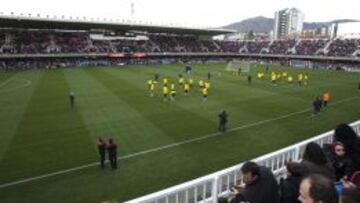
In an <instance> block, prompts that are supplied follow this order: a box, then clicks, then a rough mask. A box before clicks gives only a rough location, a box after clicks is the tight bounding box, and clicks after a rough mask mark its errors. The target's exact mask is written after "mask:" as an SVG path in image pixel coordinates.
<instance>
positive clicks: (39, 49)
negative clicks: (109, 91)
mask: <svg viewBox="0 0 360 203" xmlns="http://www.w3.org/2000/svg"><path fill="white" fill-rule="evenodd" d="M148 37H149V40H119V39H116V40H99V39H92V38H91V35H90V33H89V32H59V31H58V32H55V31H46V32H45V31H27V30H14V31H5V32H4V31H2V32H1V34H0V44H1V46H0V53H1V54H49V53H124V52H149V53H151V52H210V53H211V52H215V53H216V52H231V53H240V51H241V50H243V51H242V53H249V54H260V53H261V54H283V55H286V54H297V55H309V56H312V55H316V54H317V51H319V50H320V49H323V48H324V47H325V45H326V44H327V42H329V41H328V40H299V42H298V43H296V41H295V40H276V41H272V42H270V41H240V42H237V41H215V40H199V39H197V38H196V37H195V36H181V35H178V36H172V35H148ZM359 46H360V39H350V40H349V39H344V40H342V39H336V40H333V41H332V42H331V44H330V46H329V48H328V49H329V51H328V53H327V55H328V56H342V57H344V56H345V57H351V56H352V55H353V54H354V53H355V51H357V50H359ZM292 48H295V50H296V51H295V52H294V53H291V49H292ZM267 49H268V50H267Z"/></svg>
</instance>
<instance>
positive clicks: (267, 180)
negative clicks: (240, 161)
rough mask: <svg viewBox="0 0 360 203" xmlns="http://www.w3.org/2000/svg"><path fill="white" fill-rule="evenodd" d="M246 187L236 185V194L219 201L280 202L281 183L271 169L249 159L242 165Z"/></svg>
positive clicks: (238, 202) (231, 202) (233, 202)
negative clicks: (279, 183)
mask: <svg viewBox="0 0 360 203" xmlns="http://www.w3.org/2000/svg"><path fill="white" fill-rule="evenodd" d="M241 172H242V179H243V181H244V183H245V187H240V186H234V187H233V188H232V190H233V192H234V194H233V196H232V197H230V198H229V199H224V198H221V199H220V200H219V202H223V203H225V202H230V203H240V202H250V203H270V202H271V203H279V200H280V196H279V185H278V183H277V181H276V179H275V176H274V174H273V173H272V172H271V170H270V169H268V168H266V167H264V166H259V165H258V164H256V163H255V162H251V161H248V162H246V163H244V165H243V166H242V167H241Z"/></svg>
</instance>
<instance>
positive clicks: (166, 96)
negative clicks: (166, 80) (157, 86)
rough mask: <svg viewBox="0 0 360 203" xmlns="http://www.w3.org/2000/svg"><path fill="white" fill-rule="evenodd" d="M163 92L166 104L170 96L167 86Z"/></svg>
mask: <svg viewBox="0 0 360 203" xmlns="http://www.w3.org/2000/svg"><path fill="white" fill-rule="evenodd" d="M162 92H163V96H164V102H166V101H167V100H168V94H169V88H168V86H167V85H164V86H163V89H162Z"/></svg>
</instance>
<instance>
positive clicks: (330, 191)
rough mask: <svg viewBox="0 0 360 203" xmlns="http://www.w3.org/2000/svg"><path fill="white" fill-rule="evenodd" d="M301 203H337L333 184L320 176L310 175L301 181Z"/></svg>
mask: <svg viewBox="0 0 360 203" xmlns="http://www.w3.org/2000/svg"><path fill="white" fill-rule="evenodd" d="M299 193H300V195H299V201H300V202H301V203H338V196H337V194H336V190H335V187H334V184H333V182H332V181H331V180H330V179H328V178H326V177H325V176H322V175H320V174H312V175H310V176H308V177H306V178H304V179H303V180H302V181H301V184H300V189H299Z"/></svg>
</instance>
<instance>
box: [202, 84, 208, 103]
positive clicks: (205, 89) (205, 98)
mask: <svg viewBox="0 0 360 203" xmlns="http://www.w3.org/2000/svg"><path fill="white" fill-rule="evenodd" d="M201 94H202V96H203V101H204V102H205V101H206V100H207V97H208V89H207V88H206V87H204V88H202V89H201Z"/></svg>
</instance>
